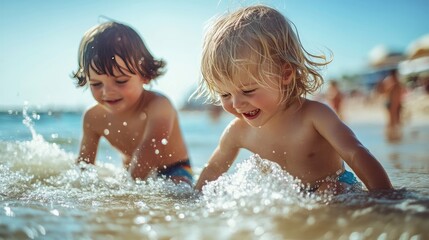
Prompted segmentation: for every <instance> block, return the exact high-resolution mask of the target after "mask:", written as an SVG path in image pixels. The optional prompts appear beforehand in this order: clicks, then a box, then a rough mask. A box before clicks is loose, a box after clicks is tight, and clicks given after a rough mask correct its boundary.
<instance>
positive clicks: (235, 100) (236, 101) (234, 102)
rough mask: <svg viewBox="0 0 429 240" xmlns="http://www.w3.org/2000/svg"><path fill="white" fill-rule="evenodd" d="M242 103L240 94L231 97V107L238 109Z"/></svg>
mask: <svg viewBox="0 0 429 240" xmlns="http://www.w3.org/2000/svg"><path fill="white" fill-rule="evenodd" d="M243 105H244V100H243V98H242V97H241V96H233V97H232V107H234V108H236V109H239V108H240V107H242V106H243Z"/></svg>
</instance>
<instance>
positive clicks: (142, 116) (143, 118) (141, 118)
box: [139, 112, 146, 120]
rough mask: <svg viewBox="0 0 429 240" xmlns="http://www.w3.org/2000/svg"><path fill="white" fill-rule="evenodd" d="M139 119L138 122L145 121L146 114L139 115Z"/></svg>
mask: <svg viewBox="0 0 429 240" xmlns="http://www.w3.org/2000/svg"><path fill="white" fill-rule="evenodd" d="M139 118H140V120H145V119H146V113H145V112H142V113H140V116H139Z"/></svg>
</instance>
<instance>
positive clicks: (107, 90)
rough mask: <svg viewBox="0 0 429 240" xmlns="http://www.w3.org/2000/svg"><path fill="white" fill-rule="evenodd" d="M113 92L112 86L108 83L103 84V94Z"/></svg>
mask: <svg viewBox="0 0 429 240" xmlns="http://www.w3.org/2000/svg"><path fill="white" fill-rule="evenodd" d="M112 92H113V88H112V87H111V86H109V85H108V84H105V85H104V86H103V96H109V94H111V93H112Z"/></svg>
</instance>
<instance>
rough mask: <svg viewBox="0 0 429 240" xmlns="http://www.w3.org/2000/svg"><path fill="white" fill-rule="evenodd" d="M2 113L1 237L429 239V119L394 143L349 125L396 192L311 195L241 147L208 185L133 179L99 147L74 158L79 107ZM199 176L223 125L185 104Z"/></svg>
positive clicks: (372, 129)
mask: <svg viewBox="0 0 429 240" xmlns="http://www.w3.org/2000/svg"><path fill="white" fill-rule="evenodd" d="M24 113H25V114H24V116H23V115H22V114H21V113H18V112H14V111H10V112H6V113H2V114H0V123H1V125H2V126H1V127H0V204H1V209H0V239H428V238H429V221H428V219H429V181H428V180H429V175H428V172H429V156H428V155H429V154H428V151H429V150H428V144H427V143H428V142H429V141H428V140H429V126H428V125H425V124H420V125H410V126H409V127H408V128H406V129H405V131H404V140H403V141H402V142H401V143H397V144H394V145H391V144H389V143H386V142H385V141H384V139H383V136H382V125H381V123H379V122H375V123H369V122H361V123H353V124H351V127H352V129H353V130H354V131H355V132H356V134H357V135H358V137H359V138H360V139H361V140H362V142H363V143H364V144H365V145H366V146H367V147H368V148H369V149H370V150H371V151H372V152H373V153H374V154H375V155H376V157H377V158H378V159H379V160H380V162H381V163H382V164H383V166H384V167H385V168H386V170H387V172H388V174H389V176H390V178H391V180H392V183H393V185H394V186H395V188H396V189H397V190H395V191H392V192H376V193H368V192H365V191H361V192H354V193H347V194H343V195H339V196H331V195H326V196H315V195H311V194H306V193H303V192H300V191H299V186H298V184H299V183H298V182H297V181H296V180H294V179H293V178H292V177H291V176H290V175H288V174H287V173H286V172H284V171H282V170H281V169H280V168H279V167H278V166H277V165H275V164H272V163H270V162H268V161H265V160H263V159H260V158H259V157H258V156H257V155H251V154H250V153H248V152H243V153H241V154H240V155H239V160H238V161H237V164H236V165H234V166H233V167H232V169H231V170H230V171H229V172H228V173H227V174H226V175H224V176H222V177H221V178H220V179H219V180H217V181H215V182H212V183H210V184H209V185H207V187H206V188H205V189H204V191H203V193H202V194H197V193H195V192H194V191H193V190H192V189H191V188H190V187H188V186H187V185H175V184H173V183H172V182H170V181H168V180H162V179H149V180H147V181H138V182H135V181H133V180H131V179H130V178H129V176H128V173H127V172H125V171H124V170H123V169H122V167H121V165H120V159H119V157H118V155H116V154H115V152H114V151H112V150H111V149H109V148H108V146H107V145H106V144H105V145H102V146H101V149H100V151H99V158H98V160H97V165H96V166H88V168H87V169H86V171H81V170H80V169H79V168H78V167H77V166H75V165H74V161H75V158H76V155H77V149H78V144H79V139H80V136H81V135H80V134H81V130H80V124H81V114H80V113H65V112H63V113H61V112H60V113H53V112H47V113H40V114H39V113H36V112H27V110H26V109H25V108H24ZM180 117H181V125H182V129H183V134H184V136H185V140H186V141H187V144H188V148H189V151H190V154H191V160H192V163H193V165H194V168H195V170H196V173H197V175H198V173H199V172H200V171H201V168H202V167H203V166H204V164H205V163H206V161H207V160H208V157H209V156H210V154H211V151H212V150H213V149H214V146H215V144H216V142H217V139H218V137H219V135H220V132H221V130H222V129H223V127H224V126H225V124H226V123H227V122H228V120H229V119H228V118H222V119H221V120H220V122H217V123H213V122H212V121H211V120H210V118H209V117H207V115H205V114H204V113H185V112H183V113H180Z"/></svg>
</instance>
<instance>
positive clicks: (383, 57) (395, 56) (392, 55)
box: [369, 45, 405, 69]
mask: <svg viewBox="0 0 429 240" xmlns="http://www.w3.org/2000/svg"><path fill="white" fill-rule="evenodd" d="M404 59H405V55H404V54H403V53H401V52H396V51H392V50H390V49H388V48H387V47H386V46H385V45H377V46H375V47H374V48H372V49H371V51H370V52H369V64H370V66H371V67H373V68H375V69H387V68H396V67H397V65H398V64H399V62H401V61H402V60H404Z"/></svg>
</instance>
